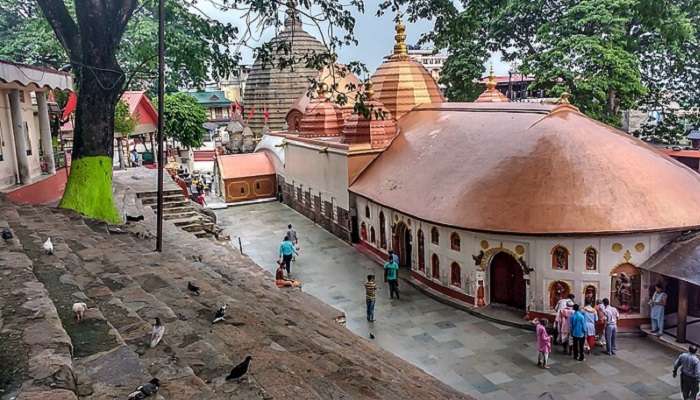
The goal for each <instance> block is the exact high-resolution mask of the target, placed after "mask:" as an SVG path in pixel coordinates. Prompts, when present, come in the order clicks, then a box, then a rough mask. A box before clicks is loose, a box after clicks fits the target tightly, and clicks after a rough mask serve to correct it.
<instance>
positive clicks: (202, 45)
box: [5, 0, 362, 222]
mask: <svg viewBox="0 0 700 400" xmlns="http://www.w3.org/2000/svg"><path fill="white" fill-rule="evenodd" d="M5 1H7V0H5ZM10 3H13V2H12V0H10ZM30 3H31V1H30V0H19V3H18V4H19V5H21V6H26V5H31V4H30ZM37 3H38V5H39V7H40V8H41V11H42V13H43V15H44V17H45V18H46V20H47V21H48V23H49V24H50V25H51V28H52V29H53V31H54V33H55V35H56V38H57V39H58V42H59V43H60V44H61V47H62V48H63V49H64V51H65V55H64V59H65V60H68V61H69V62H70V64H71V65H72V67H73V72H74V74H75V75H76V81H77V82H76V83H77V87H78V88H79V95H78V105H77V109H76V117H75V129H74V141H73V153H72V157H73V161H72V165H71V173H70V175H69V178H68V183H67V185H66V189H65V192H64V195H63V198H62V199H61V202H60V204H59V206H60V207H63V208H69V209H73V210H76V211H78V212H80V213H82V214H84V215H87V216H89V217H93V218H97V219H101V220H105V221H109V222H119V221H120V220H121V217H120V216H119V215H118V212H117V210H116V208H115V206H114V202H113V199H112V185H111V183H112V146H113V139H114V115H115V107H116V104H117V101H118V100H119V98H120V96H121V93H122V91H123V90H124V89H125V88H127V87H133V85H147V84H148V83H149V82H150V81H152V78H153V76H154V75H155V74H154V72H155V68H154V65H155V61H156V57H155V48H156V46H155V16H156V12H155V9H156V7H155V5H156V4H157V1H156V0H140V1H139V0H102V1H97V2H96V1H90V0H73V2H72V6H69V5H67V4H66V0H37ZM166 3H167V7H166V8H167V9H166V14H165V17H166V26H167V30H166V37H167V38H168V39H167V46H168V47H167V54H168V59H167V61H168V63H169V67H168V77H169V82H170V83H171V85H180V84H187V85H189V84H192V85H196V84H200V83H202V82H204V80H206V79H207V78H208V77H210V76H211V77H213V78H217V77H219V76H226V75H227V74H229V73H232V72H233V71H234V70H235V68H236V66H237V62H238V56H237V53H236V52H235V51H232V49H231V46H233V45H238V46H242V45H245V44H246V40H249V39H250V37H251V35H252V34H253V33H254V32H255V30H256V29H257V27H259V26H262V27H268V26H280V25H281V22H280V20H279V18H278V14H279V13H278V11H279V10H280V9H284V7H285V6H281V5H280V4H279V3H278V2H273V1H270V2H266V1H262V2H261V1H259V0H240V1H223V2H218V1H211V4H212V5H214V6H216V7H218V8H219V9H222V10H224V11H226V10H237V12H242V13H243V17H242V18H241V22H242V23H243V24H245V25H246V26H247V27H248V29H247V30H246V31H245V33H244V34H243V35H242V36H240V37H239V36H237V32H238V30H237V29H236V28H235V27H234V26H232V25H230V24H223V23H221V22H218V21H216V20H213V19H211V18H209V17H208V16H207V15H206V14H205V13H203V12H202V11H201V9H200V8H198V2H197V1H195V0H167V2H166ZM288 4H289V5H290V6H294V7H296V6H295V4H294V2H293V1H290V2H289V3H288ZM350 5H353V6H355V7H358V8H360V9H361V8H362V1H361V0H351V1H350ZM346 7H347V4H345V3H342V2H341V1H340V0H315V1H313V2H311V1H304V2H303V4H302V7H299V8H296V10H297V11H296V12H298V13H302V14H303V15H305V16H306V17H307V18H310V19H312V20H313V22H314V23H316V24H321V23H325V24H327V26H328V29H329V32H330V33H331V34H330V36H329V37H330V38H331V40H330V41H329V43H330V44H331V45H330V49H331V51H333V50H334V49H335V46H336V45H340V44H343V43H350V42H353V40H354V38H353V35H352V30H353V27H354V18H352V16H351V14H350V12H349V11H348V10H346ZM18 8H20V7H18ZM312 8H313V12H312V11H311V9H312ZM16 14H17V15H20V16H22V15H24V16H27V15H26V13H24V14H22V13H21V12H18V13H16ZM338 30H345V31H346V32H347V33H346V34H345V35H344V36H338V35H337V34H336V33H335V32H337V31H338ZM265 51H267V49H266V48H263V49H262V53H263V54H264V52H265ZM283 56H284V55H282V56H281V57H282V58H283ZM334 59H335V56H334V55H332V54H328V55H324V56H321V55H318V56H317V57H315V60H312V61H316V62H322V61H326V62H327V61H328V60H334ZM317 66H318V67H319V68H320V67H321V65H317Z"/></svg>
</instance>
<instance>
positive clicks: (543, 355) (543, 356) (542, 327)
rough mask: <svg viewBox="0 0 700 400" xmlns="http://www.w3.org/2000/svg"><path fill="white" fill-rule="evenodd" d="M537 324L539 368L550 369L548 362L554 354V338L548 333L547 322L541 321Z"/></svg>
mask: <svg viewBox="0 0 700 400" xmlns="http://www.w3.org/2000/svg"><path fill="white" fill-rule="evenodd" d="M538 322H539V323H538V324H537V331H536V332H537V351H538V352H539V353H538V354H537V366H538V367H542V368H545V369H549V366H548V365H547V361H548V360H549V353H551V352H552V337H551V336H549V334H548V333H547V320H546V319H541V320H539V321H538Z"/></svg>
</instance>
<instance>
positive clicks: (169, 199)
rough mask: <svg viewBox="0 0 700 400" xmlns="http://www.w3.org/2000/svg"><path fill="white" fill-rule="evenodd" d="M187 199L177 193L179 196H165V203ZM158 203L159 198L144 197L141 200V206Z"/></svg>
mask: <svg viewBox="0 0 700 400" xmlns="http://www.w3.org/2000/svg"><path fill="white" fill-rule="evenodd" d="M186 199H187V198H186V197H185V196H184V195H183V194H182V193H177V194H170V195H167V196H165V195H164V196H163V203H172V202H175V201H183V200H186ZM157 203H158V198H157V197H142V198H141V204H143V205H151V204H157Z"/></svg>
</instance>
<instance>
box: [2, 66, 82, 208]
mask: <svg viewBox="0 0 700 400" xmlns="http://www.w3.org/2000/svg"><path fill="white" fill-rule="evenodd" d="M55 89H57V90H72V89H73V80H72V78H71V76H70V75H68V74H67V73H64V72H59V71H56V70H53V69H49V68H42V67H33V66H29V65H23V64H16V63H12V62H7V61H0V190H3V191H6V192H7V191H13V192H16V193H14V196H17V197H18V198H22V199H27V200H31V197H33V198H34V199H36V200H38V201H39V202H43V201H42V200H41V198H42V194H43V193H38V192H36V191H33V189H32V188H30V186H31V187H33V188H40V191H42V192H43V191H44V190H45V189H48V190H49V191H50V192H51V193H49V194H48V196H49V197H51V196H54V195H56V193H57V192H58V197H60V193H62V191H63V190H62V188H63V187H65V181H66V177H67V175H66V171H65V168H62V169H61V170H59V171H57V170H56V160H55V154H54V147H53V136H52V132H51V126H50V116H49V104H48V99H47V97H48V92H49V91H50V90H55ZM53 178H56V179H57V181H55V182H54V179H53ZM39 181H49V182H50V184H48V186H47V184H46V183H44V184H40V182H39ZM27 195H31V196H29V197H27ZM12 197H13V194H12V193H10V198H12ZM54 197H55V196H54ZM56 199H57V197H56ZM56 199H54V198H51V199H48V198H47V199H46V200H47V201H50V200H56Z"/></svg>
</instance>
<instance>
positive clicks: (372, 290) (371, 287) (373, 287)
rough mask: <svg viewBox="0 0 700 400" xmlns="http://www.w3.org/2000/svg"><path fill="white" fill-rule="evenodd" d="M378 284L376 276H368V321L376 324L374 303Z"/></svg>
mask: <svg viewBox="0 0 700 400" xmlns="http://www.w3.org/2000/svg"><path fill="white" fill-rule="evenodd" d="M376 293H377V284H376V282H374V275H367V282H365V299H366V300H367V321H369V322H374V303H375V301H376Z"/></svg>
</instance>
